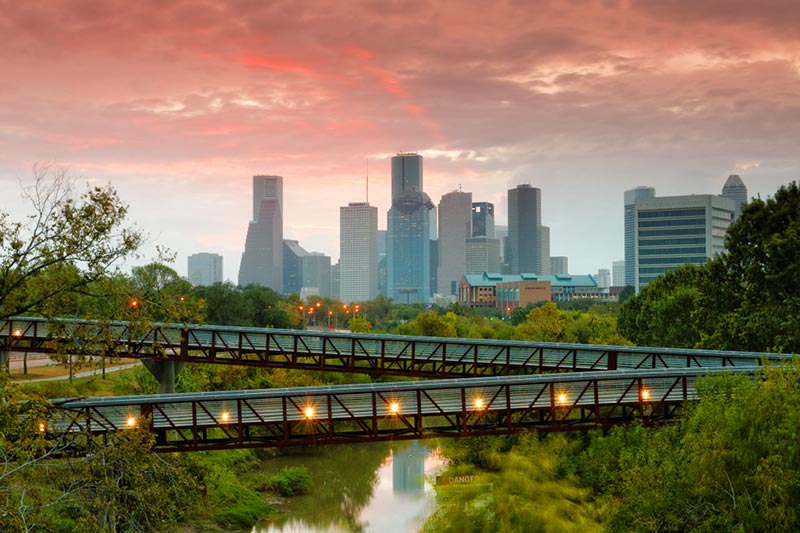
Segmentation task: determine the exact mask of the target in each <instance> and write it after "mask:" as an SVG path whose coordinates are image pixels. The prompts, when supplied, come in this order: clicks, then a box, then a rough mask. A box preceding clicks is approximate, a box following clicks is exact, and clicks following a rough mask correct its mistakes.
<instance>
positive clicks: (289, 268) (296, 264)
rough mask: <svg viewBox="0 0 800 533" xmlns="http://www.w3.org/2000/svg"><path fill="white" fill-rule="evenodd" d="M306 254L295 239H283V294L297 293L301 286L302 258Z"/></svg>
mask: <svg viewBox="0 0 800 533" xmlns="http://www.w3.org/2000/svg"><path fill="white" fill-rule="evenodd" d="M307 255H308V252H307V251H306V249H305V248H303V247H302V246H300V243H299V242H297V241H292V240H289V239H283V294H297V295H299V294H300V292H301V289H302V288H303V258H304V257H305V256H307Z"/></svg>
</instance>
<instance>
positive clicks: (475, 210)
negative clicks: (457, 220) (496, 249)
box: [471, 202, 495, 238]
mask: <svg viewBox="0 0 800 533" xmlns="http://www.w3.org/2000/svg"><path fill="white" fill-rule="evenodd" d="M471 236H472V237H490V238H494V237H495V232H494V204H493V203H490V202H474V203H473V204H472V235H471Z"/></svg>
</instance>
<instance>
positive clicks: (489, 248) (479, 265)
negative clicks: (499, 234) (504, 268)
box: [465, 237, 501, 274]
mask: <svg viewBox="0 0 800 533" xmlns="http://www.w3.org/2000/svg"><path fill="white" fill-rule="evenodd" d="M466 267H467V270H466V272H465V273H466V274H482V273H484V272H496V273H498V274H499V273H500V272H501V263H500V239H493V238H491V237H472V238H470V239H467V265H466Z"/></svg>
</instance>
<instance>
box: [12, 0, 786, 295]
mask: <svg viewBox="0 0 800 533" xmlns="http://www.w3.org/2000/svg"><path fill="white" fill-rule="evenodd" d="M0 35H2V41H3V45H2V46H0V184H2V186H3V188H4V190H5V191H6V192H5V193H4V194H3V201H2V205H0V207H2V209H3V210H5V211H8V212H10V213H12V215H17V214H18V213H21V212H22V211H21V210H20V209H21V207H20V203H19V201H18V195H19V190H20V187H19V181H20V180H22V182H23V183H25V182H26V181H28V180H30V176H31V167H32V165H33V164H34V163H36V162H46V161H49V162H55V163H57V164H61V165H66V166H69V167H70V168H71V169H72V170H73V172H74V173H75V174H78V175H81V176H84V177H85V179H83V180H82V181H87V180H91V181H93V182H108V181H110V182H111V183H112V184H113V185H114V187H115V188H116V189H117V190H118V191H119V193H120V195H121V196H122V198H123V199H124V200H125V201H126V202H128V203H129V204H130V206H131V215H132V219H133V220H134V221H136V222H137V223H138V224H139V226H141V227H142V228H143V229H144V230H145V231H146V232H147V233H148V234H149V236H150V246H151V247H152V246H154V245H155V244H159V245H162V246H166V247H168V248H170V249H171V250H173V251H174V252H176V253H177V257H178V260H177V262H176V263H175V265H174V268H175V269H176V270H177V271H178V272H179V273H181V274H184V275H185V274H186V257H187V256H188V255H190V254H192V253H196V252H201V251H208V252H217V253H221V254H223V256H224V260H225V264H224V268H225V277H226V278H228V279H231V280H234V281H235V280H236V279H237V275H238V268H239V260H240V257H241V252H242V250H243V248H244V240H245V234H246V228H247V223H248V220H249V219H250V216H251V210H252V209H251V206H252V199H251V195H252V175H253V174H279V175H282V176H283V177H284V233H285V237H286V238H294V239H298V240H300V242H301V244H302V245H303V246H304V247H305V248H306V249H308V250H310V251H320V252H324V253H327V254H329V255H331V256H332V257H333V258H334V262H335V260H336V259H337V258H338V255H339V250H338V237H339V233H338V231H339V230H338V226H339V207H340V206H341V205H346V204H347V202H351V201H363V200H364V195H365V185H364V178H365V175H366V161H367V160H369V178H370V179H369V191H370V193H369V201H370V202H371V203H372V204H373V205H377V206H378V208H379V224H380V227H381V228H385V227H386V210H387V209H388V207H389V189H390V183H389V177H390V164H389V160H388V158H389V157H390V156H391V155H393V154H394V153H396V152H403V151H416V152H419V153H421V154H422V155H423V156H424V158H425V160H424V182H425V184H424V186H425V190H426V192H427V193H428V194H429V195H430V196H431V198H432V199H433V200H434V202H436V203H438V202H439V199H440V198H441V196H442V194H444V193H446V192H448V191H451V190H454V189H457V188H459V186H460V187H461V188H462V189H463V190H465V191H470V192H472V193H473V200H474V201H492V202H494V203H495V205H496V210H497V218H498V223H499V224H504V223H505V221H506V191H507V189H509V188H511V187H515V186H516V185H517V184H520V183H530V184H531V185H533V186H534V187H539V188H540V189H541V190H542V211H543V215H542V222H543V224H545V225H548V226H550V227H551V255H566V256H568V257H569V264H570V271H571V272H572V273H576V274H587V273H592V274H593V273H595V272H596V271H597V269H598V268H611V262H612V261H613V260H617V259H621V258H622V257H623V191H624V190H625V189H629V188H632V187H635V186H638V185H650V186H654V187H655V188H656V191H657V194H658V195H659V196H667V195H674V194H692V193H697V194H701V193H719V192H720V189H721V187H722V185H723V183H724V182H725V179H726V177H727V176H728V174H732V173H736V174H740V175H741V176H742V179H743V180H744V182H745V184H746V185H747V187H748V190H749V193H750V195H751V196H753V195H758V194H760V195H761V196H762V197H766V196H768V195H772V194H773V193H774V192H775V190H776V189H777V188H778V187H779V186H780V185H782V184H785V183H788V182H790V181H793V180H797V179H798V178H800V3H798V2H797V0H759V1H758V2H756V1H753V0H729V1H723V0H702V1H699V0H669V1H667V0H653V1H635V0H630V1H613V0H607V1H589V0H587V1H583V0H574V1H566V0H565V1H553V2H535V1H494V2H465V1H449V0H435V1H433V0H432V1H408V2H398V1H393V0H382V1H377V0H376V1H364V2H356V1H346V0H337V1H330V2H328V1H306V2H303V1H298V0H290V1H280V0H270V1H264V0H253V1H244V0H242V1H233V0H232V1H229V2H223V1H214V0H208V1H202V2H201V1H192V2H188V1H171V2H162V1H144V0H137V1H135V2H134V1H130V0H103V1H80V0H64V1H55V0H54V1H47V0H44V1H32V2H22V1H16V0H0ZM17 218H18V217H17Z"/></svg>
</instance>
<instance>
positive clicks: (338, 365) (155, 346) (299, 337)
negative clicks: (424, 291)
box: [0, 317, 791, 378]
mask: <svg viewBox="0 0 800 533" xmlns="http://www.w3.org/2000/svg"><path fill="white" fill-rule="evenodd" d="M55 322H58V324H59V327H60V329H59V331H63V330H68V331H69V332H70V334H69V338H68V339H67V338H58V335H61V336H63V335H65V334H64V333H59V334H58V335H56V334H54V333H51V331H55V330H54V329H53V328H51V327H50V325H49V324H48V322H47V320H46V319H43V318H27V317H14V318H11V319H8V320H5V321H3V322H0V350H6V351H31V352H45V353H47V352H53V351H55V347H56V345H57V343H60V342H67V341H69V342H71V343H73V344H74V345H75V349H76V350H80V351H81V353H84V354H90V355H102V356H107V355H109V354H114V355H115V356H122V357H130V358H140V359H145V358H146V359H152V360H156V361H159V360H161V361H175V362H187V363H212V364H231V365H244V366H254V367H270V368H288V369H305V370H322V371H334V372H358V373H368V374H375V375H395V376H414V377H425V378H447V377H467V376H473V377H475V376H499V375H511V374H535V373H542V372H574V371H593V370H618V369H619V370H621V369H633V370H641V369H648V368H650V369H673V368H727V367H740V368H741V367H751V366H754V365H757V364H761V362H763V361H770V362H772V363H780V362H781V361H782V360H785V359H786V358H787V357H791V356H785V355H779V354H769V353H755V352H731V351H713V350H693V349H680V348H648V347H638V346H637V347H633V346H604V345H583V344H559V343H541V342H521V341H497V340H485V339H454V338H437V337H407V336H399V335H363V334H353V333H340V332H310V331H294V330H277V329H266V328H241V327H233V326H198V325H183V324H160V323H159V324H151V325H147V326H144V327H143V326H142V325H136V324H131V323H126V322H114V323H111V324H110V325H109V324H105V325H100V324H99V323H97V322H92V321H86V320H70V319H57V320H56V321H55ZM101 330H102V331H103V333H102V335H101V334H100V332H101ZM100 336H102V338H103V339H104V342H105V344H102V348H101V347H99V346H101V343H99V342H98V341H97V338H96V337H100ZM109 339H111V340H110V341H109Z"/></svg>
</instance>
